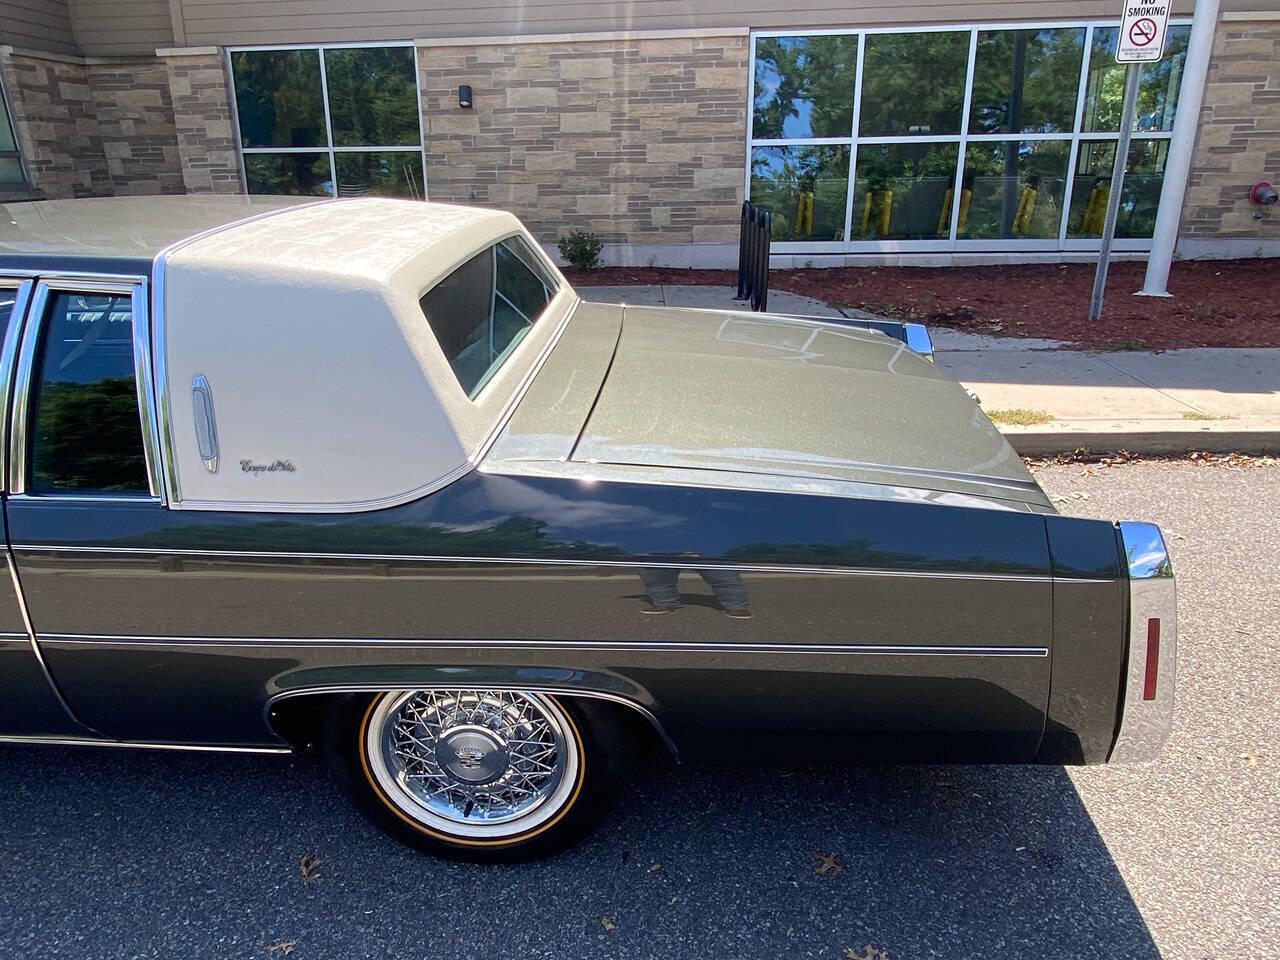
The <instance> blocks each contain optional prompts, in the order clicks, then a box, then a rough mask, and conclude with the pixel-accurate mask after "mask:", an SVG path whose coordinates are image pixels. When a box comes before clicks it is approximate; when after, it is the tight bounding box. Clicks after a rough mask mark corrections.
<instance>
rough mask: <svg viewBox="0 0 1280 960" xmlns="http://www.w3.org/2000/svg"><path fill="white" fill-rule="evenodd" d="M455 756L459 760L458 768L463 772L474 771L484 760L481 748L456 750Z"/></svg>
mask: <svg viewBox="0 0 1280 960" xmlns="http://www.w3.org/2000/svg"><path fill="white" fill-rule="evenodd" d="M454 754H455V755H456V756H457V758H458V766H460V767H462V769H463V770H474V769H475V768H476V767H478V766H480V761H481V760H483V759H484V752H483V751H482V750H481V749H480V748H479V747H462V748H461V749H459V750H455V751H454Z"/></svg>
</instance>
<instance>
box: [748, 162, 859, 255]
mask: <svg viewBox="0 0 1280 960" xmlns="http://www.w3.org/2000/svg"><path fill="white" fill-rule="evenodd" d="M848 195H849V148H848V147H847V146H844V145H838V146H831V145H823V146H808V147H755V148H754V149H753V150H752V151H751V201H752V203H756V204H758V205H760V206H762V207H764V208H765V209H766V210H768V211H769V213H770V215H771V217H772V230H773V239H774V240H775V241H787V240H843V239H844V238H845V237H844V210H845V200H846V199H847V197H848Z"/></svg>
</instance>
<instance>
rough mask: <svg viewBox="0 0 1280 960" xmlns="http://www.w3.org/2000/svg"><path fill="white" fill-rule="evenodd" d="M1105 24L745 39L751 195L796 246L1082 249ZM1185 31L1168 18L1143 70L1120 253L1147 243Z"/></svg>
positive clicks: (1111, 92)
mask: <svg viewBox="0 0 1280 960" xmlns="http://www.w3.org/2000/svg"><path fill="white" fill-rule="evenodd" d="M1116 35H1117V27H1116V26H1115V25H1114V24H1109V23H1107V24H1102V23H1099V24H1093V23H1077V24H1051V25H1044V26H1035V25H1021V24H1019V25H1018V26H1016V27H1014V26H1010V27H1008V28H1002V27H998V26H984V27H982V28H981V29H980V28H978V27H976V26H971V27H927V28H920V29H915V30H900V29H898V30H895V29H889V28H885V29H872V30H864V31H853V30H851V31H834V32H822V33H818V34H813V35H782V34H774V33H760V34H756V35H754V36H753V38H752V40H753V48H752V55H753V64H754V70H753V83H752V117H751V137H750V150H749V158H748V192H749V196H750V198H751V199H752V200H753V201H755V202H756V203H759V204H761V205H763V206H764V207H766V208H767V209H769V210H770V211H771V213H772V215H773V234H774V240H775V241H777V242H779V243H782V244H795V246H792V247H790V249H791V250H793V251H800V250H802V249H807V250H813V251H814V252H822V251H832V252H855V253H856V252H863V251H867V252H870V251H876V250H913V249H914V250H980V249H989V250H995V249H1010V250H1016V249H1038V250H1045V249H1089V248H1090V247H1094V248H1096V246H1097V243H1098V237H1099V234H1100V231H1101V217H1100V216H1099V213H1098V211H1099V210H1100V209H1101V210H1105V208H1106V194H1107V191H1108V188H1109V186H1110V171H1111V167H1110V164H1111V160H1112V158H1113V157H1114V156H1115V142H1116V139H1117V138H1118V136H1119V134H1118V125H1119V119H1120V109H1121V101H1122V100H1123V97H1124V67H1123V66H1120V65H1118V64H1116V63H1115V47H1116ZM1189 35H1190V26H1189V25H1188V24H1187V23H1185V22H1182V23H1175V24H1173V25H1171V26H1170V28H1169V38H1168V45H1167V47H1166V52H1165V57H1164V59H1163V60H1161V61H1160V63H1158V64H1148V65H1144V66H1143V67H1142V68H1141V69H1142V74H1141V83H1140V87H1139V95H1138V108H1137V116H1136V118H1135V120H1134V128H1133V137H1134V139H1133V146H1132V147H1131V148H1130V151H1129V157H1128V167H1127V170H1126V179H1125V187H1124V195H1123V197H1122V198H1121V208H1120V219H1119V224H1118V226H1117V230H1116V236H1117V238H1118V239H1119V243H1118V244H1117V247H1118V248H1120V249H1146V248H1148V247H1149V246H1150V237H1151V231H1152V229H1153V227H1154V223H1155V211H1156V207H1157V206H1158V204H1159V200H1160V190H1161V186H1162V184H1163V180H1164V165H1165V160H1166V157H1167V155H1168V148H1169V138H1170V132H1171V130H1172V128H1173V118H1174V113H1175V111H1176V108H1177V98H1178V90H1179V87H1180V84H1181V81H1182V65H1183V62H1184V61H1185V59H1186V53H1187V40H1188V37H1189ZM786 249H788V248H786V247H783V248H782V250H783V251H785V250H786Z"/></svg>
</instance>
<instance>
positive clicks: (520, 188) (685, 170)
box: [418, 32, 748, 262]
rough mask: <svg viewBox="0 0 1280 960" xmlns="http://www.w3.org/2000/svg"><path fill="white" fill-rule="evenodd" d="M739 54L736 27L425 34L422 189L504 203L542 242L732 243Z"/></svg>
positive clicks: (742, 91) (742, 49) (741, 143)
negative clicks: (513, 39)
mask: <svg viewBox="0 0 1280 960" xmlns="http://www.w3.org/2000/svg"><path fill="white" fill-rule="evenodd" d="M747 63H748V39H747V36H746V33H745V32H743V33H741V34H738V35H727V36H692V37H690V36H685V37H679V38H666V39H600V40H596V39H592V40H581V41H578V40H573V41H555V42H522V43H508V44H502V45H493V46H473V45H458V44H455V43H449V44H443V43H442V44H439V45H427V46H422V47H420V48H419V50H418V65H419V71H420V76H421V84H422V110H423V135H424V137H425V140H426V151H427V153H426V162H427V190H428V192H429V194H430V196H431V199H432V200H446V201H456V202H463V203H466V202H471V203H485V204H494V205H497V206H501V207H504V208H505V209H508V210H510V211H511V212H513V213H515V214H516V215H517V216H519V217H520V218H521V219H522V220H523V221H524V222H525V223H526V224H527V225H528V226H529V227H530V229H531V230H532V231H533V232H534V234H535V236H537V237H538V239H539V240H541V241H543V242H545V243H554V242H555V240H557V239H558V238H559V237H561V236H563V235H564V234H565V233H567V232H568V231H569V230H571V229H574V228H577V229H582V230H590V231H593V232H595V233H597V234H599V235H600V236H601V237H602V238H603V239H604V240H605V241H607V242H609V243H618V244H632V245H667V244H690V243H694V244H733V243H736V242H737V235H738V217H739V207H740V204H741V202H742V194H743V179H744V162H745V152H746V123H747V117H746V103H747ZM464 83H465V84H470V85H471V87H472V94H473V103H474V107H473V108H472V109H470V110H463V109H461V108H459V106H458V87H459V85H460V84H464ZM691 252H692V251H691ZM632 256H633V258H634V259H638V260H640V261H641V262H643V259H644V250H643V249H641V250H640V251H634V252H633V254H632Z"/></svg>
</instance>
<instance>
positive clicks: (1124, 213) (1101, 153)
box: [1067, 139, 1169, 238]
mask: <svg viewBox="0 0 1280 960" xmlns="http://www.w3.org/2000/svg"><path fill="white" fill-rule="evenodd" d="M1115 155H1116V144H1115V141H1114V140H1092V141H1090V140H1083V141H1081V143H1080V152H1079V155H1078V156H1077V158H1076V170H1075V177H1074V181H1073V183H1072V187H1071V210H1070V212H1069V214H1068V220H1067V236H1068V237H1074V238H1096V237H1100V236H1102V226H1103V220H1104V219H1105V217H1106V212H1107V195H1108V194H1109V193H1110V192H1111V165H1112V162H1113V161H1114V159H1115ZM1168 157H1169V141H1168V140H1163V139H1161V140H1134V141H1132V142H1131V143H1130V144H1129V165H1128V168H1127V169H1126V171H1125V177H1124V189H1123V190H1122V191H1121V194H1120V212H1119V215H1118V216H1117V219H1116V236H1117V237H1123V238H1147V237H1150V236H1151V234H1152V231H1153V230H1154V229H1155V224H1156V210H1157V208H1158V207H1159V206H1160V189H1161V187H1162V186H1163V185H1164V165H1165V162H1166V161H1167V160H1168Z"/></svg>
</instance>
